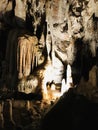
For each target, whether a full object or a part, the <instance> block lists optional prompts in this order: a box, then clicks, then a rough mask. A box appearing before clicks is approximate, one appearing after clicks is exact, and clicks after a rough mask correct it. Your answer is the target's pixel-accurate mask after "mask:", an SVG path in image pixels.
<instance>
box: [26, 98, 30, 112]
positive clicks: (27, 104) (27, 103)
mask: <svg viewBox="0 0 98 130" xmlns="http://www.w3.org/2000/svg"><path fill="white" fill-rule="evenodd" d="M26 108H27V110H28V111H29V110H30V108H31V105H30V101H29V100H27V102H26Z"/></svg>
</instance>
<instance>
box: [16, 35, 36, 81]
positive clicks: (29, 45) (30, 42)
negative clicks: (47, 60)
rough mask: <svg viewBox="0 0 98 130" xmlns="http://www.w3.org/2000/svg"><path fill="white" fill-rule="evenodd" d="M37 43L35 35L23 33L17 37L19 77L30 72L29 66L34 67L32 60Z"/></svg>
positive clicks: (34, 56)
mask: <svg viewBox="0 0 98 130" xmlns="http://www.w3.org/2000/svg"><path fill="white" fill-rule="evenodd" d="M37 44H38V39H37V37H36V36H29V35H25V36H23V37H19V38H18V47H17V69H18V73H19V75H18V78H19V79H20V78H22V77H23V76H25V77H26V76H28V75H29V74H30V72H31V66H32V67H34V63H35V61H34V60H35V58H36V57H37V51H38V48H37V46H38V45H37ZM32 60H33V61H32ZM36 66H37V63H36ZM32 70H33V68H32Z"/></svg>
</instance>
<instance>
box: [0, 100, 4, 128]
mask: <svg viewBox="0 0 98 130" xmlns="http://www.w3.org/2000/svg"><path fill="white" fill-rule="evenodd" d="M3 106H4V102H3V101H2V102H1V103H0V126H1V128H4V117H3Z"/></svg>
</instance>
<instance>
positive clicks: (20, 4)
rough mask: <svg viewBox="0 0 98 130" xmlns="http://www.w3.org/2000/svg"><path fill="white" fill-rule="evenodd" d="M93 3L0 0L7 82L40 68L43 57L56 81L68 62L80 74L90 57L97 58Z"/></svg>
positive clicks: (96, 18) (97, 15)
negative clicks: (5, 32)
mask: <svg viewBox="0 0 98 130" xmlns="http://www.w3.org/2000/svg"><path fill="white" fill-rule="evenodd" d="M97 7H98V2H97V0H51V1H50V0H47V1H46V0H14V1H11V0H1V1H0V28H1V29H5V28H6V27H8V28H7V31H8V32H7V46H6V57H5V59H4V60H5V62H3V63H5V64H6V65H5V66H6V69H5V71H4V73H3V77H4V75H5V77H6V78H5V80H7V81H8V84H10V82H12V84H13V85H11V86H14V84H15V83H16V82H17V79H21V80H22V79H24V77H25V78H27V77H28V76H30V75H33V74H34V70H35V68H36V70H37V71H40V68H39V66H40V65H42V64H43V66H45V63H46V62H47V61H46V60H48V61H51V63H52V69H53V72H52V73H53V79H52V80H53V81H54V82H55V83H57V84H59V83H60V84H61V83H62V80H63V79H65V77H66V76H65V73H66V68H67V65H68V64H70V65H71V66H72V68H73V69H74V67H75V68H76V71H78V70H77V67H78V68H79V69H80V70H81V72H80V73H81V75H82V76H84V75H85V71H90V69H91V66H90V65H91V62H92V58H95V59H98V56H97V55H98V54H97V53H98V52H97V51H98V8H97ZM8 17H10V19H7V18H8ZM4 27H5V28H4ZM16 28H17V29H16ZM16 30H18V31H16ZM24 30H26V31H24ZM28 32H29V33H28ZM2 44H3V43H2ZM87 60H88V61H90V65H88V64H86V61H87ZM97 62H98V61H97V60H96V63H97ZM92 64H93V63H92ZM75 65H76V66H75ZM3 68H4V67H3ZM45 69H46V68H45ZM72 71H73V70H72ZM72 73H74V72H72ZM87 73H89V72H87ZM73 75H74V74H73ZM43 79H45V78H43ZM42 82H43V81H42ZM47 82H48V81H47ZM16 84H17V83H16Z"/></svg>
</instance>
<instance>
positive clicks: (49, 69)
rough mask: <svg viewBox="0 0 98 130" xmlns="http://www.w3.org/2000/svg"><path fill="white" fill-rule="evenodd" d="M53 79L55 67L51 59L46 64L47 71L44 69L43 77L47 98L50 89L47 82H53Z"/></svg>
mask: <svg viewBox="0 0 98 130" xmlns="http://www.w3.org/2000/svg"><path fill="white" fill-rule="evenodd" d="M52 79H53V67H52V63H51V60H48V62H47V64H46V66H45V71H44V79H43V84H42V90H43V98H44V99H47V98H48V90H47V85H46V84H47V83H48V82H51V81H52Z"/></svg>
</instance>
